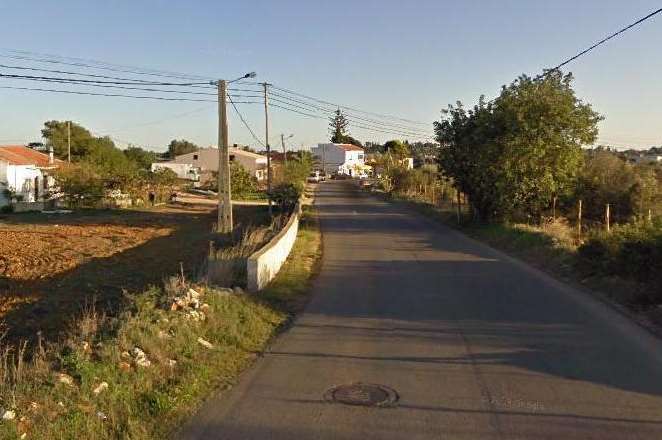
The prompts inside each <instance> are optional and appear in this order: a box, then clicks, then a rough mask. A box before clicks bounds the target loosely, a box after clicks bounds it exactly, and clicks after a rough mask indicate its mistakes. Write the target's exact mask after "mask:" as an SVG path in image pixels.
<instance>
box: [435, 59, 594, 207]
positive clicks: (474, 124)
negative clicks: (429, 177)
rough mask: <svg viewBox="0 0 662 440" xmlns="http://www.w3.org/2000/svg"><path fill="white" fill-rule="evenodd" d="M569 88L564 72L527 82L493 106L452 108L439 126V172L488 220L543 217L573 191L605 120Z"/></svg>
mask: <svg viewBox="0 0 662 440" xmlns="http://www.w3.org/2000/svg"><path fill="white" fill-rule="evenodd" d="M571 83H572V75H570V74H568V75H563V74H562V73H560V72H558V71H552V72H547V73H546V75H544V76H541V77H538V78H530V77H528V76H521V77H519V78H518V79H517V80H515V81H514V82H513V83H511V84H510V85H508V86H504V87H503V89H502V90H501V94H500V95H499V97H497V98H496V99H495V100H494V101H493V102H491V103H486V102H485V101H484V99H483V98H482V97H481V99H480V100H479V102H478V104H477V105H476V106H475V107H474V108H473V109H472V110H469V111H466V110H465V109H464V108H463V107H462V105H461V104H460V103H458V105H457V106H455V107H453V106H449V108H448V110H446V111H445V112H444V117H443V118H442V120H441V121H438V122H435V132H436V137H437V141H438V142H439V143H440V144H441V148H440V152H439V164H440V166H441V168H442V170H443V172H444V173H445V174H446V176H448V177H452V178H453V181H454V182H455V184H456V186H457V188H458V189H459V190H460V191H462V192H464V193H466V194H468V195H469V199H470V202H471V204H472V206H473V207H474V209H476V210H477V214H478V215H479V216H480V217H481V218H482V219H489V218H492V217H494V216H497V217H509V216H512V215H513V214H514V213H516V212H522V213H527V214H534V215H536V214H539V213H540V212H541V210H542V209H544V208H545V207H547V206H548V205H549V204H550V202H551V200H552V198H553V197H554V196H556V195H562V194H567V193H568V192H569V191H571V190H572V188H573V187H574V182H575V179H576V177H577V174H578V172H579V170H580V167H581V164H582V159H583V154H582V150H581V147H582V145H586V144H591V143H593V142H594V141H595V139H596V138H597V134H598V128H597V124H598V122H599V121H600V120H601V116H600V115H598V114H597V113H596V112H595V111H593V109H592V108H591V106H590V105H589V104H586V103H584V102H583V101H581V100H580V99H578V98H577V97H576V96H575V92H574V90H573V89H572V84H571Z"/></svg>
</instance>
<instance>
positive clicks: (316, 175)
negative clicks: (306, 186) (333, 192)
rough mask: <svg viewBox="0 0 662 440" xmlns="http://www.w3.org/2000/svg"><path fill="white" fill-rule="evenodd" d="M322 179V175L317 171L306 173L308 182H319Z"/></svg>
mask: <svg viewBox="0 0 662 440" xmlns="http://www.w3.org/2000/svg"><path fill="white" fill-rule="evenodd" d="M322 180H323V177H322V176H321V175H320V172H319V171H313V172H312V173H310V174H309V175H308V182H311V183H319V182H321V181H322Z"/></svg>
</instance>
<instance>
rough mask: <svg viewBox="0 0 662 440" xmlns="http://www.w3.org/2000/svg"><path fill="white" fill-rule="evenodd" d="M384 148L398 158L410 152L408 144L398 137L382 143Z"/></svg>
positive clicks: (402, 157)
mask: <svg viewBox="0 0 662 440" xmlns="http://www.w3.org/2000/svg"><path fill="white" fill-rule="evenodd" d="M384 150H385V151H386V152H387V153H390V154H391V155H392V156H393V157H396V158H398V159H404V158H405V157H408V156H409V154H410V151H409V146H408V145H407V144H406V143H404V142H403V141H401V140H399V139H394V140H392V141H388V142H386V143H385V144H384Z"/></svg>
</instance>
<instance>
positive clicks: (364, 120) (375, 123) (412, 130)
mask: <svg viewBox="0 0 662 440" xmlns="http://www.w3.org/2000/svg"><path fill="white" fill-rule="evenodd" d="M275 96H278V97H282V96H283V95H278V94H276V95H275ZM285 99H286V100H282V99H278V98H273V97H272V100H274V101H276V102H279V103H281V104H287V105H290V106H292V107H295V108H299V109H302V110H306V111H311V108H312V109H314V110H312V111H315V110H319V111H321V112H323V113H324V114H326V115H327V116H328V115H331V114H333V113H334V112H335V110H331V109H327V108H324V107H319V106H316V105H314V104H309V103H306V102H304V101H300V100H296V99H290V98H287V97H285ZM290 101H293V102H297V103H301V104H302V105H297V104H293V103H292V102H290ZM345 117H346V118H347V119H348V120H351V121H353V122H355V121H359V123H360V124H366V125H372V126H376V128H382V129H383V128H387V129H394V130H396V131H399V132H406V134H407V135H410V136H412V135H417V136H430V135H431V133H428V132H423V131H421V129H420V128H413V127H406V126H403V125H396V124H391V123H387V122H382V121H377V120H374V119H369V118H363V117H360V116H356V115H354V114H352V113H347V112H346V113H345ZM354 125H356V124H354Z"/></svg>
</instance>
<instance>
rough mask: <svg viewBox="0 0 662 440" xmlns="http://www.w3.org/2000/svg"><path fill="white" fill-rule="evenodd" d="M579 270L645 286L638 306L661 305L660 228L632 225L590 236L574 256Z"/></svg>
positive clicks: (661, 259)
mask: <svg viewBox="0 0 662 440" xmlns="http://www.w3.org/2000/svg"><path fill="white" fill-rule="evenodd" d="M577 264H578V267H579V268H580V269H581V270H582V271H583V272H585V273H588V274H591V275H599V276H613V275H617V276H619V277H622V278H624V279H627V280H631V281H635V282H638V283H642V284H645V285H646V286H648V287H647V288H646V289H645V290H646V292H647V293H646V295H644V297H639V298H638V299H637V301H638V302H639V303H641V305H652V304H662V227H661V225H659V224H650V223H643V222H639V223H632V224H628V225H622V226H616V227H614V228H613V229H612V231H611V232H609V233H607V232H604V231H601V232H596V233H593V234H592V235H591V236H590V237H589V239H588V240H587V241H586V242H585V243H583V244H582V245H581V246H580V247H579V249H578V253H577Z"/></svg>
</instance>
